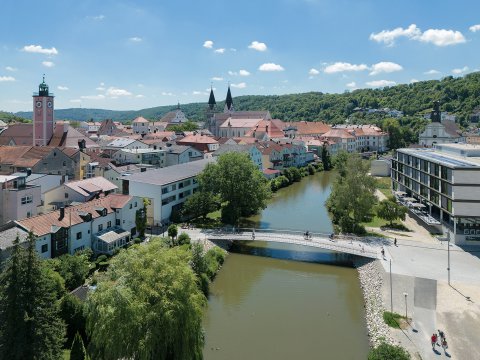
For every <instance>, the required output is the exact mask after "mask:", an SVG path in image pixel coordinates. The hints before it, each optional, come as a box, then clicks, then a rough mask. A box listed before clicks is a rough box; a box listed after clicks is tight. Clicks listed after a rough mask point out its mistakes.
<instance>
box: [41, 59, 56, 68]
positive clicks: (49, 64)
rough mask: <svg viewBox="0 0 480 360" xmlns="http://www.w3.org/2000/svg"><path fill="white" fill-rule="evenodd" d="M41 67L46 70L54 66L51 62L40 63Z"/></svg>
mask: <svg viewBox="0 0 480 360" xmlns="http://www.w3.org/2000/svg"><path fill="white" fill-rule="evenodd" d="M42 65H43V66H45V67H48V68H51V67H54V66H55V64H54V63H53V62H52V61H42Z"/></svg>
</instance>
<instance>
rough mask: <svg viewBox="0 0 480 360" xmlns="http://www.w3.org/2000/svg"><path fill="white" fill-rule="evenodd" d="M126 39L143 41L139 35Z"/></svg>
mask: <svg viewBox="0 0 480 360" xmlns="http://www.w3.org/2000/svg"><path fill="white" fill-rule="evenodd" d="M128 40H130V41H131V42H142V41H143V39H142V38H141V37H138V36H132V37H131V38H129V39H128Z"/></svg>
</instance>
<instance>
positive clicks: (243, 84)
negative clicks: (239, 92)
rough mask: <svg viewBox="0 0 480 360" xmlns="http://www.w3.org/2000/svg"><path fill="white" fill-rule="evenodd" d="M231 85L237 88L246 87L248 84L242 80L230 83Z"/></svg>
mask: <svg viewBox="0 0 480 360" xmlns="http://www.w3.org/2000/svg"><path fill="white" fill-rule="evenodd" d="M230 86H231V87H233V88H237V89H245V88H246V87H247V84H245V83H244V82H241V83H238V84H230Z"/></svg>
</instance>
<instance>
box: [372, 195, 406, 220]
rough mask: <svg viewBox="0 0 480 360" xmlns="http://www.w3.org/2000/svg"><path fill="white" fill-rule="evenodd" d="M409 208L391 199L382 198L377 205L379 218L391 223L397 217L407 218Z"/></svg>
mask: <svg viewBox="0 0 480 360" xmlns="http://www.w3.org/2000/svg"><path fill="white" fill-rule="evenodd" d="M406 213H407V208H406V207H405V206H402V205H400V204H397V203H396V202H395V201H392V200H390V199H385V200H382V201H381V202H380V203H379V204H378V205H377V215H378V217H379V218H381V219H384V220H386V221H388V223H389V225H392V224H393V222H394V221H395V220H397V219H401V220H405V215H406Z"/></svg>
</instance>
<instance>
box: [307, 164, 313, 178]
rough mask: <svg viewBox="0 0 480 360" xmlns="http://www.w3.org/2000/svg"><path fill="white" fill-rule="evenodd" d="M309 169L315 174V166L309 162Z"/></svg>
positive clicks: (309, 171)
mask: <svg viewBox="0 0 480 360" xmlns="http://www.w3.org/2000/svg"><path fill="white" fill-rule="evenodd" d="M307 170H308V173H309V174H310V175H313V174H315V167H314V166H313V165H312V164H308V166H307Z"/></svg>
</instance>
